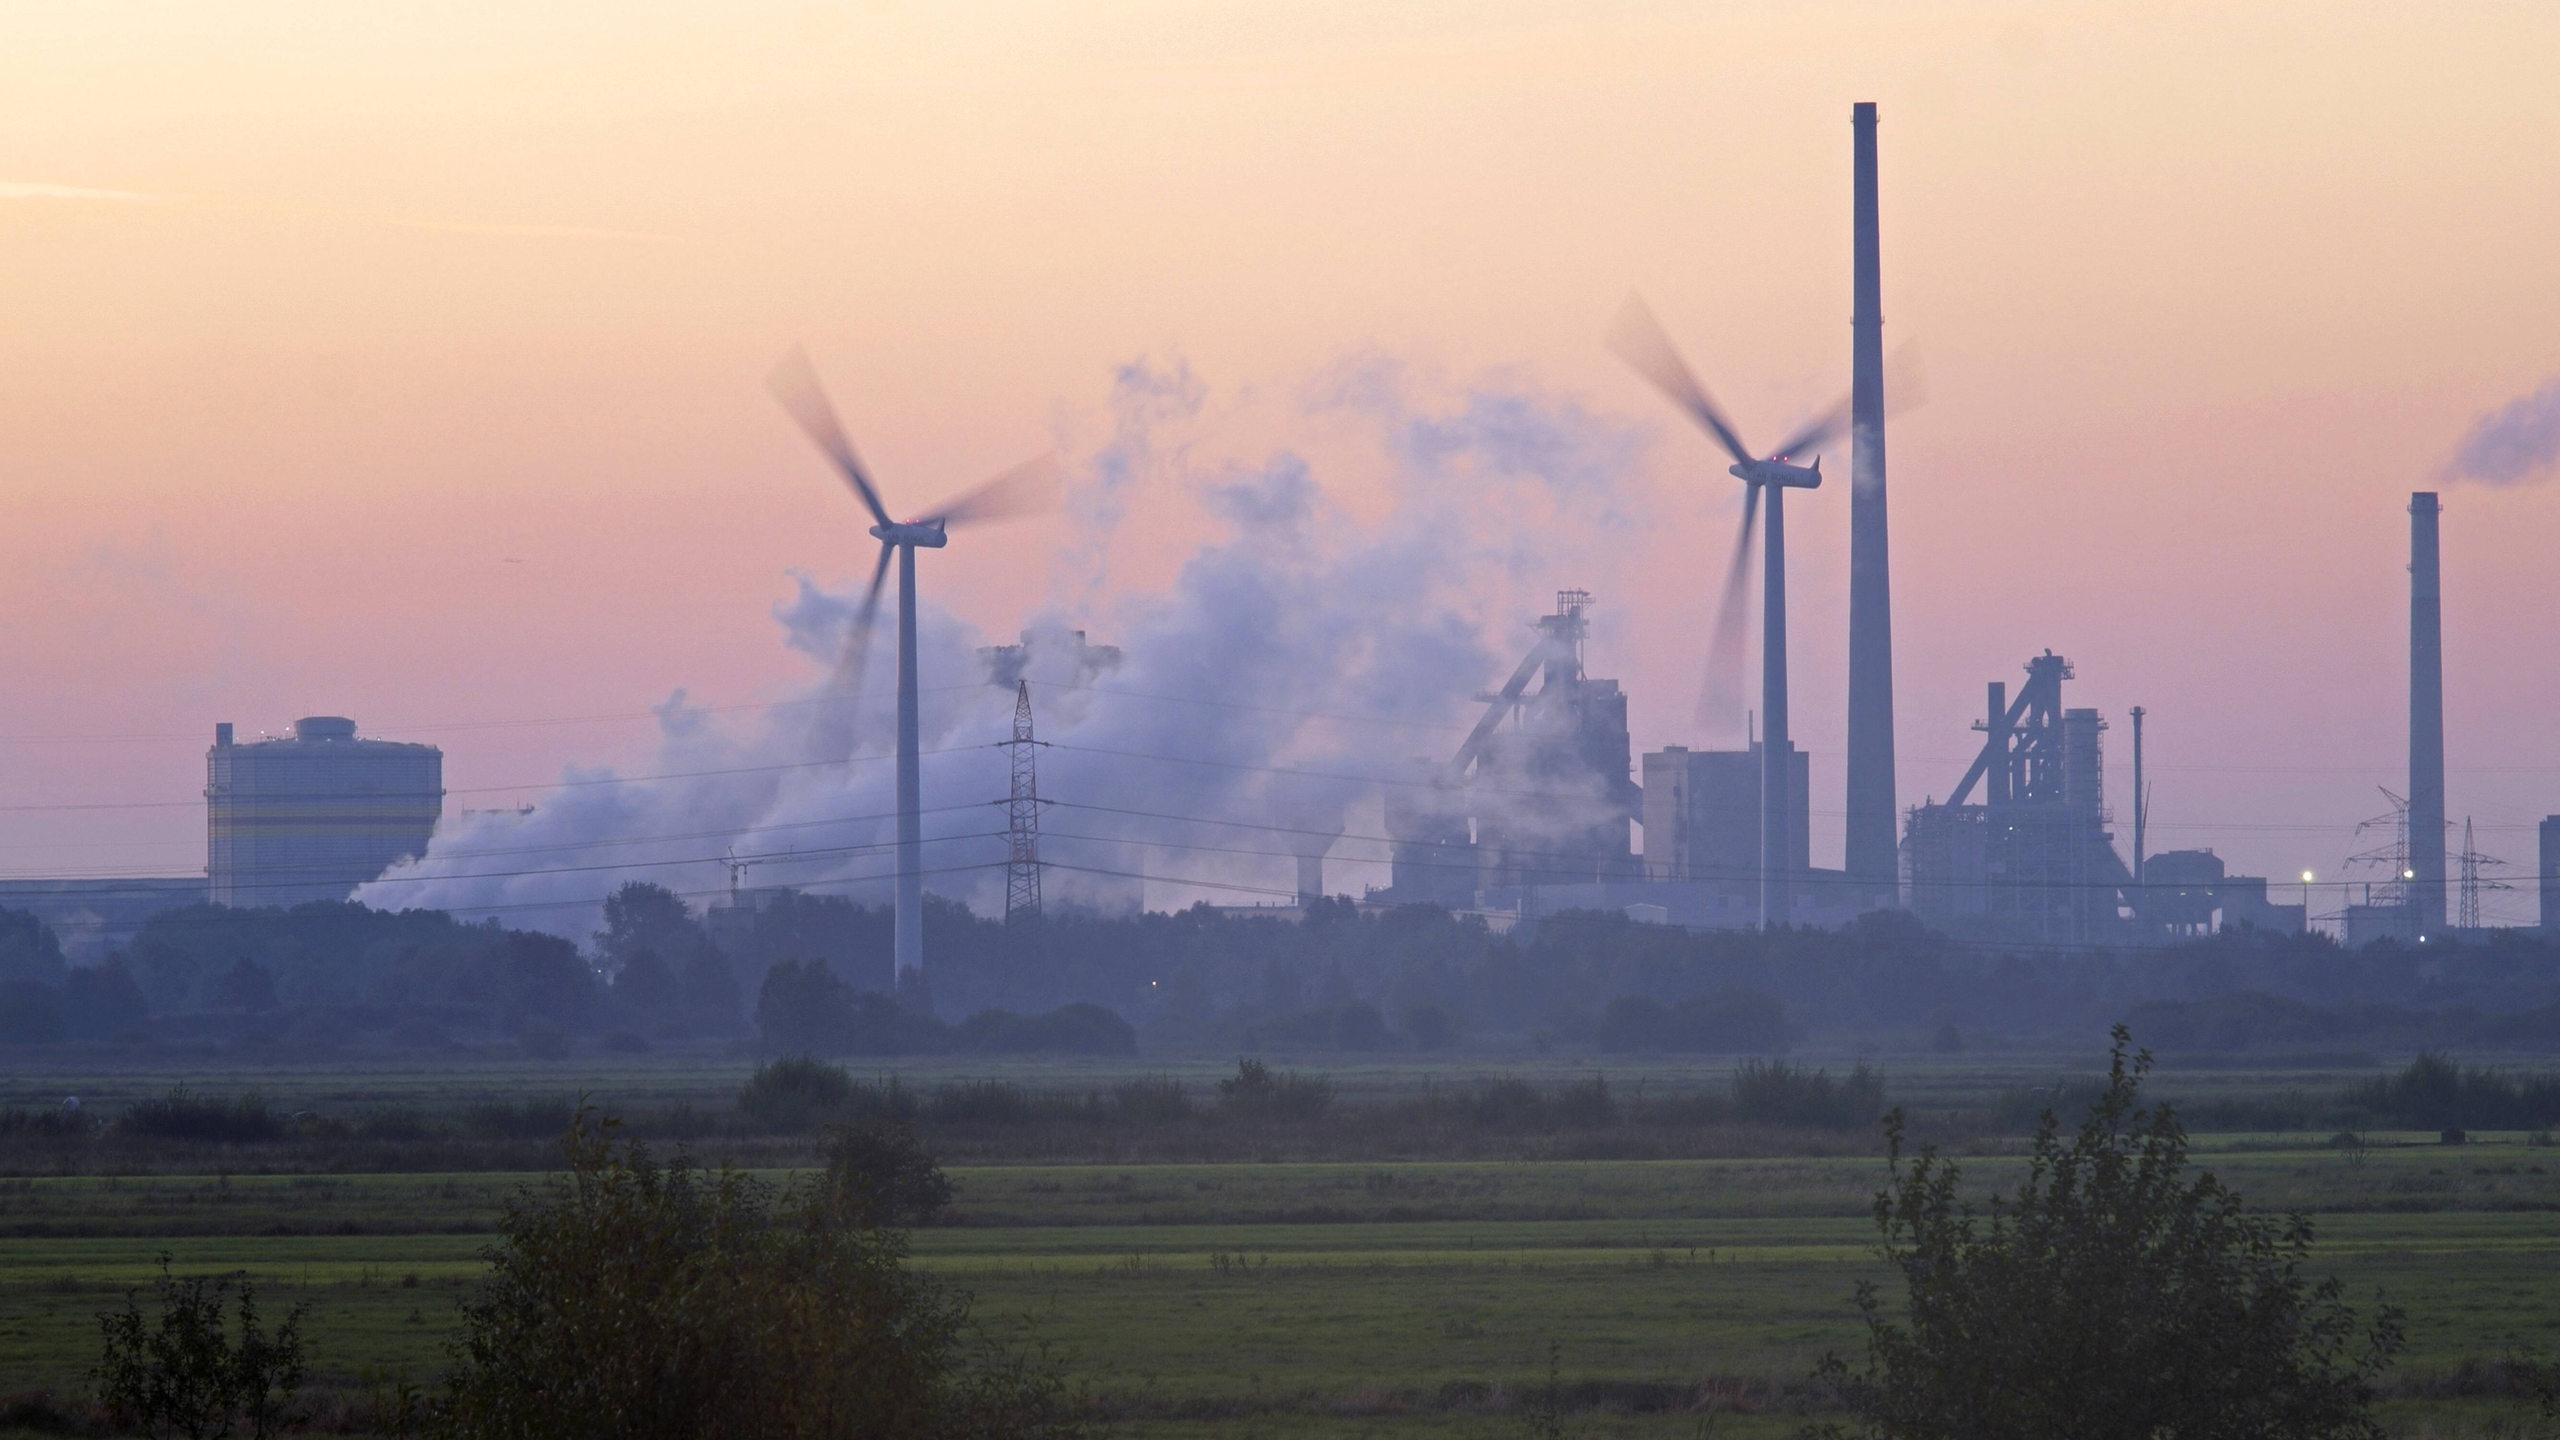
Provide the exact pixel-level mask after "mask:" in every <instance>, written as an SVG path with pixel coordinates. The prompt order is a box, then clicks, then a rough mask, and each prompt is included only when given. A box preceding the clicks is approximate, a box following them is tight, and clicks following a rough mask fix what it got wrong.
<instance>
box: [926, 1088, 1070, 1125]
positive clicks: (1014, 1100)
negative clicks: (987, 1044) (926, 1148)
mask: <svg viewBox="0 0 2560 1440" xmlns="http://www.w3.org/2000/svg"><path fill="white" fill-rule="evenodd" d="M924 1109H925V1114H926V1115H927V1116H929V1117H931V1118H932V1119H934V1120H935V1121H938V1122H940V1123H942V1124H946V1125H1027V1124H1029V1123H1031V1121H1032V1120H1033V1119H1034V1118H1036V1117H1037V1114H1038V1112H1039V1110H1040V1109H1041V1105H1040V1101H1039V1097H1037V1096H1035V1095H1033V1094H1032V1093H1031V1092H1030V1091H1028V1090H1025V1089H1023V1088H1022V1087H1021V1086H1019V1085H1015V1084H1011V1083H1008V1082H1006V1081H1003V1080H958V1081H954V1082H952V1083H951V1084H948V1085H943V1086H939V1087H937V1088H936V1089H935V1090H934V1092H933V1095H932V1096H931V1098H929V1099H927V1100H926V1101H925V1107H924Z"/></svg>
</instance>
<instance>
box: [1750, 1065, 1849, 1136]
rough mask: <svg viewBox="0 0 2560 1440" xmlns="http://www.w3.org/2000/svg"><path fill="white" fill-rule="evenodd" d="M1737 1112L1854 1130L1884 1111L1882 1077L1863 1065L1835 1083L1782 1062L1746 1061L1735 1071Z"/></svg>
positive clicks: (1822, 1073)
mask: <svg viewBox="0 0 2560 1440" xmlns="http://www.w3.org/2000/svg"><path fill="white" fill-rule="evenodd" d="M1733 1113H1734V1116H1735V1118H1737V1119H1740V1120H1746V1121H1752V1122H1756V1123H1758V1124H1762V1125H1800V1126H1807V1127H1812V1128H1817V1129H1824V1130H1852V1129H1856V1128H1857V1127H1858V1126H1861V1125H1872V1124H1874V1123H1875V1121H1876V1117H1878V1116H1879V1115H1881V1114H1883V1113H1884V1077H1883V1076H1881V1075H1879V1074H1877V1073H1876V1072H1875V1071H1873V1070H1871V1069H1869V1068H1867V1067H1866V1066H1865V1065H1864V1064H1861V1065H1859V1066H1858V1067H1857V1068H1856V1069H1854V1070H1852V1071H1850V1072H1849V1074H1848V1075H1847V1077H1846V1078H1844V1079H1839V1080H1834V1079H1832V1078H1831V1073H1830V1072H1829V1071H1827V1070H1810V1069H1807V1068H1805V1067H1804V1066H1801V1065H1789V1064H1788V1063H1787V1062H1786V1061H1784V1060H1745V1061H1743V1062H1742V1064H1741V1065H1739V1066H1737V1067H1735V1069H1734V1072H1733Z"/></svg>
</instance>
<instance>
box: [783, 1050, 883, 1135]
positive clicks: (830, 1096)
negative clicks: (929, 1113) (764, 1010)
mask: <svg viewBox="0 0 2560 1440" xmlns="http://www.w3.org/2000/svg"><path fill="white" fill-rule="evenodd" d="M738 1108H739V1109H740V1110H741V1111H743V1112H745V1114H746V1115H747V1117H748V1118H749V1119H751V1120H753V1121H755V1122H756V1124H758V1125H759V1126H761V1127H763V1128H765V1129H767V1130H773V1131H780V1132H785V1133H795V1132H798V1131H803V1130H812V1129H815V1128H817V1127H818V1126H820V1125H823V1124H830V1123H834V1124H876V1123H891V1124H899V1125H907V1124H913V1123H914V1121H915V1119H916V1116H917V1112H918V1110H919V1108H920V1107H919V1106H918V1105H917V1103H916V1097H915V1094H914V1092H912V1091H910V1090H908V1089H907V1088H906V1087H904V1086H903V1085H900V1084H899V1083H898V1081H897V1079H896V1077H894V1076H893V1077H891V1078H890V1079H889V1080H888V1081H887V1082H885V1083H883V1084H878V1085H873V1084H868V1083H865V1082H863V1081H859V1080H856V1079H854V1078H853V1077H852V1076H851V1075H849V1074H847V1073H845V1070H844V1068H843V1067H842V1066H840V1065H830V1064H828V1063H826V1062H825V1061H823V1060H814V1059H811V1058H810V1057H808V1056H806V1055H799V1056H794V1057H792V1058H790V1059H787V1060H775V1061H773V1062H771V1063H769V1064H766V1065H761V1066H758V1067H757V1069H756V1073H755V1074H753V1075H751V1076H749V1077H747V1083H746V1084H745V1085H742V1086H740V1087H739V1089H738Z"/></svg>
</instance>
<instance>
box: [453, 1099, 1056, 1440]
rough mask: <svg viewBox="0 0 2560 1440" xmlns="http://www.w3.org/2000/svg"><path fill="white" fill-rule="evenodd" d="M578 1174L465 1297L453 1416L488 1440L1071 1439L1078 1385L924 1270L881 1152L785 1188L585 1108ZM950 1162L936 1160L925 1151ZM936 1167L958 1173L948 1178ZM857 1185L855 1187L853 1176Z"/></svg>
mask: <svg viewBox="0 0 2560 1440" xmlns="http://www.w3.org/2000/svg"><path fill="white" fill-rule="evenodd" d="M564 1143H565V1148H566V1150H567V1153H568V1161H569V1175H568V1178H567V1179H566V1180H563V1181H560V1182H557V1183H555V1184H554V1185H553V1186H552V1187H551V1188H550V1189H549V1190H548V1191H545V1192H530V1191H529V1192H527V1193H526V1194H525V1195H524V1196H522V1197H521V1198H520V1199H519V1200H517V1201H516V1202H515V1203H514V1204H512V1205H511V1206H510V1207H509V1208H508V1210H507V1213H506V1215H505V1218H504V1219H503V1221H502V1222H501V1224H500V1240H499V1243H498V1244H497V1246H496V1247H495V1248H493V1249H492V1250H491V1251H490V1252H489V1261H490V1266H491V1274H490V1278H489V1280H488V1281H487V1283H486V1284H485V1285H484V1287H483V1289H482V1290H481V1292H480V1295H479V1297H478V1298H477V1299H476V1300H474V1301H473V1302H471V1303H470V1304H469V1305H467V1306H465V1308H464V1336H463V1338H462V1340H461V1341H460V1342H459V1343H458V1344H457V1345H456V1347H455V1352H454V1355H455V1362H456V1364H455V1370H454V1373H453V1376H452V1378H451V1382H450V1389H449V1394H448V1398H447V1401H446V1404H445V1406H444V1413H443V1414H442V1416H441V1417H440V1423H441V1425H442V1426H443V1428H444V1429H445V1430H446V1431H448V1432H449V1433H451V1434H454V1435H457V1436H471V1437H474V1440H519V1437H521V1440H549V1437H559V1440H570V1437H576V1440H655V1437H662V1436H663V1437H667V1440H677V1437H683V1440H697V1437H699V1440H727V1437H738V1440H749V1437H811V1440H815V1437H828V1440H839V1437H842V1440H853V1437H873V1436H879V1437H890V1436H896V1437H919V1440H933V1437H941V1436H951V1437H959V1436H968V1437H973V1440H975V1437H986V1440H1001V1437H1012V1436H1050V1435H1060V1436H1063V1435H1067V1434H1071V1433H1072V1432H1073V1426H1072V1424H1071V1423H1070V1422H1069V1421H1068V1420H1067V1418H1066V1416H1065V1408H1064V1406H1063V1404H1062V1403H1061V1392H1060V1388H1059V1386H1058V1383H1057V1381H1056V1380H1055V1379H1054V1378H1053V1377H1051V1376H1049V1375H1047V1374H1045V1373H1043V1372H1040V1371H1038V1370H1035V1369H1032V1368H1029V1367H1026V1366H1023V1365H1020V1364H1018V1363H1015V1362H1012V1361H1010V1360H1008V1359H1006V1358H1004V1357H1002V1356H997V1355H993V1354H991V1353H989V1352H988V1351H987V1350H985V1349H984V1348H983V1347H981V1346H978V1345H976V1344H974V1343H973V1342H972V1340H971V1332H970V1331H969V1329H968V1326H967V1305H966V1302H965V1300H964V1299H962V1298H961V1297H960V1296H958V1295H957V1294H955V1293H954V1292H952V1291H950V1290H947V1289H945V1288H943V1287H942V1286H941V1285H939V1284H938V1283H936V1282H935V1281H933V1280H932V1279H931V1278H929V1277H926V1276H922V1275H918V1274H915V1273H913V1272H911V1271H909V1270H908V1269H907V1268H906V1267H905V1265H904V1263H903V1262H904V1260H905V1257H906V1239H905V1236H904V1234H903V1233H902V1232H900V1231H897V1230H894V1229H891V1228H888V1227H887V1226H886V1225H885V1224H882V1223H879V1222H880V1219H881V1218H882V1216H883V1213H884V1209H885V1208H886V1207H885V1206H884V1203H883V1202H884V1196H883V1195H882V1194H881V1193H879V1191H878V1190H877V1188H876V1186H874V1184H873V1182H874V1181H876V1180H878V1179H879V1178H880V1176H879V1172H878V1170H877V1167H876V1165H875V1164H874V1163H873V1162H876V1161H879V1160H881V1159H883V1158H885V1159H886V1160H887V1161H888V1162H889V1169H890V1173H891V1178H892V1179H893V1180H897V1179H898V1178H899V1177H900V1176H903V1181H902V1182H901V1183H905V1184H907V1185H909V1186H912V1185H913V1184H914V1183H915V1182H916V1181H917V1179H918V1176H917V1175H916V1173H915V1170H914V1165H913V1161H914V1159H915V1152H913V1151H912V1149H911V1147H910V1149H909V1151H907V1152H904V1153H902V1154H890V1155H886V1156H885V1157H884V1156H882V1155H879V1154H867V1155H852V1154H845V1153H839V1154H837V1155H835V1156H833V1157H831V1161H830V1166H829V1170H828V1172H827V1173H828V1178H824V1179H821V1180H819V1181H817V1182H816V1183H814V1184H805V1185H802V1186H798V1187H795V1188H792V1189H787V1190H783V1189H776V1188H775V1187H773V1186H771V1185H768V1184H765V1183H764V1182H761V1181H758V1180H756V1179H754V1178H753V1177H751V1176H748V1175H746V1174H745V1173H743V1172H741V1171H737V1170H733V1169H729V1168H727V1167H723V1168H721V1169H719V1170H715V1171H705V1170H702V1169H699V1168H697V1167H695V1166H693V1165H692V1164H690V1163H689V1162H687V1161H686V1160H685V1159H684V1158H683V1157H682V1156H681V1155H679V1156H678V1157H677V1158H676V1159H675V1160H674V1161H672V1162H664V1163H662V1162H660V1161H659V1160H658V1159H657V1158H656V1157H655V1156H654V1155H652V1154H651V1153H650V1151H649V1149H648V1147H647V1146H645V1145H643V1144H640V1143H638V1142H628V1143H626V1142H623V1141H621V1140H620V1139H619V1138H618V1136H617V1133H616V1125H615V1122H613V1121H611V1120H609V1119H603V1120H600V1119H598V1118H597V1117H596V1116H595V1115H594V1114H593V1113H592V1112H590V1111H585V1110H581V1111H580V1112H579V1114H578V1116H577V1118H576V1120H575V1121H574V1122H573V1123H572V1125H571V1128H570V1131H569V1134H568V1137H567V1139H566V1141H565V1142H564ZM925 1165H926V1168H927V1169H928V1170H929V1169H930V1168H931V1167H930V1161H929V1159H928V1160H926V1162H925ZM932 1174H933V1176H934V1177H935V1178H938V1177H939V1171H932ZM839 1177H842V1178H848V1179H852V1180H854V1181H856V1182H858V1184H857V1188H856V1189H854V1190H851V1191H844V1190H840V1189H839V1188H838V1186H837V1184H836V1183H833V1182H834V1181H835V1180H836V1179H837V1178H839Z"/></svg>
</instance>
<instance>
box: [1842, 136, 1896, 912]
mask: <svg viewBox="0 0 2560 1440" xmlns="http://www.w3.org/2000/svg"><path fill="white" fill-rule="evenodd" d="M1849 125H1850V129H1851V130H1852V131H1853V132H1854V134H1855V136H1856V156H1855V159H1854V162H1853V167H1854V188H1855V194H1854V197H1853V201H1852V206H1851V229H1852V231H1853V234H1854V236H1855V240H1854V248H1855V252H1856V253H1855V257H1854V262H1853V274H1852V296H1851V310H1850V316H1849V336H1850V345H1849V783H1848V786H1847V787H1846V788H1847V793H1846V796H1845V798H1846V800H1847V803H1848V816H1849V818H1848V835H1847V837H1846V839H1847V843H1846V845H1845V847H1844V849H1845V855H1844V859H1845V864H1846V868H1847V869H1848V872H1849V879H1850V881H1851V883H1853V884H1855V885H1856V886H1857V887H1858V888H1860V889H1862V890H1864V891H1866V892H1868V893H1869V894H1870V895H1871V896H1872V897H1874V899H1875V901H1877V902H1880V903H1886V904H1890V903H1893V900H1894V898H1895V892H1896V877H1897V876H1898V875H1899V873H1900V867H1899V865H1898V864H1897V863H1896V858H1895V848H1894V847H1895V840H1896V836H1897V830H1896V827H1895V824H1894V789H1893V596H1892V586H1891V583H1890V580H1889V577H1888V575H1887V566H1886V547H1885V518H1884V517H1885V511H1884V313H1883V301H1882V296H1883V290H1884V280H1883V275H1882V262H1881V261H1880V259H1879V257H1878V241H1877V224H1876V107H1875V104H1874V102H1872V101H1863V102H1861V103H1859V104H1858V105H1857V106H1856V107H1854V108H1853V109H1852V110H1851V111H1850V112H1849Z"/></svg>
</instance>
